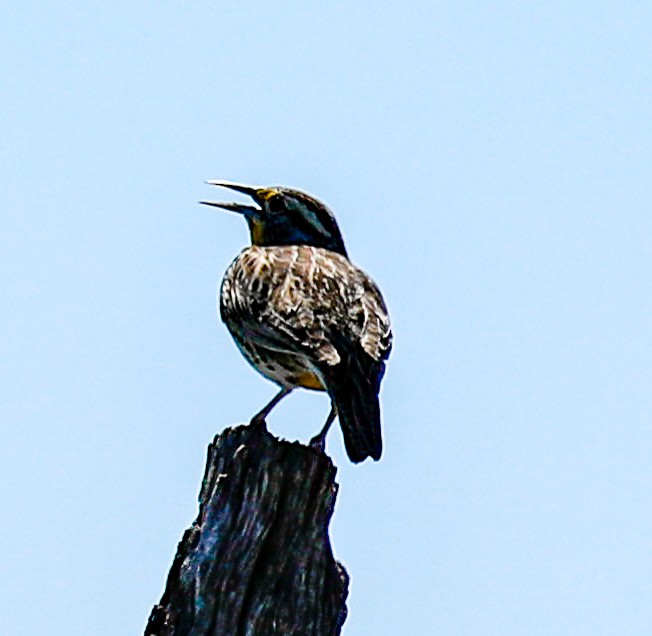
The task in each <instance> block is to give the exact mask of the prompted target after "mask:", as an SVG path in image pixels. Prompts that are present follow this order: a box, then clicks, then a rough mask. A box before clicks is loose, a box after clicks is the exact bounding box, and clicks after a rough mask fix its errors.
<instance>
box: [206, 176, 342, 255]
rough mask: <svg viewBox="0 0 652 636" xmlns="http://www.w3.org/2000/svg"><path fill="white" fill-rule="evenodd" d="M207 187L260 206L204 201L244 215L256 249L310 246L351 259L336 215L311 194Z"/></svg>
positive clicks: (277, 189)
mask: <svg viewBox="0 0 652 636" xmlns="http://www.w3.org/2000/svg"><path fill="white" fill-rule="evenodd" d="M207 183H208V184H209V185H214V186H221V187H223V188H229V189H230V190H235V191H237V192H242V193H243V194H246V195H248V196H250V197H251V198H252V199H253V201H254V203H255V204H256V205H243V204H240V203H218V202H215V201H200V203H203V204H205V205H213V206H215V207H218V208H222V209H224V210H229V211H231V212H237V213H239V214H242V215H243V216H244V217H245V219H247V224H248V225H249V231H250V232H251V242H252V244H253V245H261V246H265V247H269V246H272V245H310V246H312V247H322V248H324V249H327V250H331V251H332V252H337V253H338V254H342V255H343V256H346V255H347V254H346V248H345V247H344V240H343V239H342V234H341V233H340V229H339V227H338V226H337V222H336V221H335V217H334V216H333V213H332V212H331V211H330V210H329V209H328V208H327V207H326V206H325V205H324V204H323V203H321V202H320V201H317V199H315V198H314V197H311V196H310V195H309V194H306V193H305V192H300V191H299V190H293V189H291V188H284V187H280V186H274V187H258V186H248V185H242V184H240V183H232V182H231V181H208V182H207Z"/></svg>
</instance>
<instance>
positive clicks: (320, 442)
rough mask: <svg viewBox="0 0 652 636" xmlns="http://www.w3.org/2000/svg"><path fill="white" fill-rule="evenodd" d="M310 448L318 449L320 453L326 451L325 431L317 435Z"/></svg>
mask: <svg viewBox="0 0 652 636" xmlns="http://www.w3.org/2000/svg"><path fill="white" fill-rule="evenodd" d="M309 446H310V448H314V449H315V450H316V451H319V452H320V453H324V452H325V451H326V435H324V434H323V433H319V435H315V436H314V437H313V438H312V439H311V440H310V442H309Z"/></svg>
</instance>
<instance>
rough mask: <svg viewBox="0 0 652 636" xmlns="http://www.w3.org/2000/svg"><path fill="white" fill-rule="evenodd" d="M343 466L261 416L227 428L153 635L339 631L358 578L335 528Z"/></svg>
mask: <svg viewBox="0 0 652 636" xmlns="http://www.w3.org/2000/svg"><path fill="white" fill-rule="evenodd" d="M335 473H336V469H335V467H334V466H333V464H332V462H331V460H330V459H329V458H328V457H327V456H326V455H324V454H323V453H320V452H318V451H316V450H315V449H313V448H310V447H307V446H303V445H301V444H299V443H290V442H285V441H279V440H278V439H276V438H275V437H273V436H272V435H271V434H269V433H267V432H264V431H261V430H260V429H258V428H256V427H253V426H239V427H235V428H229V429H226V430H225V431H224V432H223V433H221V434H220V435H217V436H216V437H215V439H214V441H213V443H212V444H211V445H210V446H209V448H208V458H207V462H206V470H205V474H204V479H203V483H202V488H201V492H200V495H199V514H198V516H197V519H196V520H195V522H194V523H193V524H192V526H191V527H190V528H189V529H188V530H186V532H185V533H184V535H183V537H182V539H181V542H180V543H179V546H178V549H177V554H176V556H175V558H174V561H173V563H172V567H171V569H170V572H169V575H168V580H167V584H166V588H165V591H164V593H163V596H162V598H161V601H160V603H159V604H158V605H156V606H155V607H154V609H153V610H152V613H151V615H150V618H149V622H148V624H147V627H146V630H145V635H146V636H148V635H149V636H172V635H174V636H185V635H192V636H209V635H211V636H212V635H215V636H217V635H219V636H258V635H271V636H273V635H276V634H278V635H281V634H283V635H285V636H292V635H297V636H298V635H299V634H301V635H314V636H333V635H337V634H339V633H340V631H341V628H342V625H343V623H344V620H345V619H346V605H345V601H346V596H347V593H348V580H349V579H348V575H347V574H346V571H345V570H344V568H343V567H342V566H341V565H340V564H339V563H337V562H336V561H335V560H334V558H333V554H332V550H331V546H330V541H329V537H328V524H329V522H330V518H331V516H332V513H333V506H334V504H335V498H336V494H337V485H336V483H335Z"/></svg>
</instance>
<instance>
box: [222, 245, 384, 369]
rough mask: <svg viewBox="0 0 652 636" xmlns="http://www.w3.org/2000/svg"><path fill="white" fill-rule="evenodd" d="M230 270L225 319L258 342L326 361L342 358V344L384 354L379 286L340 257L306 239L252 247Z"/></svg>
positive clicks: (224, 301)
mask: <svg viewBox="0 0 652 636" xmlns="http://www.w3.org/2000/svg"><path fill="white" fill-rule="evenodd" d="M231 270H232V271H230V272H228V273H227V275H226V276H225V279H224V283H223V286H222V292H221V299H222V300H221V313H222V318H223V320H224V321H225V322H226V323H227V325H234V326H236V327H238V326H239V328H240V329H246V330H247V333H248V334H249V335H255V336H256V338H257V339H258V341H259V343H260V344H263V345H264V346H266V347H268V348H270V349H275V350H278V351H284V352H289V353H292V352H295V353H298V352H304V353H305V354H307V355H309V356H311V357H314V359H315V361H319V362H322V363H325V364H327V365H329V366H335V365H337V364H338V363H339V362H340V361H341V354H340V353H339V350H340V349H341V348H342V347H343V348H344V349H352V348H355V347H360V348H361V349H362V351H364V352H365V353H367V354H368V355H369V356H370V357H371V358H372V359H373V360H378V361H381V360H384V359H386V358H387V357H388V355H389V352H390V349H391V339H392V335H391V329H390V323H389V316H388V314H387V309H386V307H385V303H384V302H383V298H382V296H381V294H380V291H379V290H378V287H377V286H376V284H375V283H374V282H373V281H372V280H371V279H370V278H369V276H367V275H366V274H365V273H364V272H363V271H362V270H360V269H358V268H357V267H355V266H353V265H352V264H351V263H350V261H348V260H347V259H346V258H345V257H343V256H340V255H339V254H336V253H334V252H331V251H328V250H324V249H320V248H315V247H308V246H296V245H293V246H278V247H265V248H262V247H250V248H247V249H246V250H244V251H243V252H242V253H241V254H240V256H239V257H238V258H237V259H236V260H235V261H234V263H233V264H232V266H231ZM297 350H299V351H297Z"/></svg>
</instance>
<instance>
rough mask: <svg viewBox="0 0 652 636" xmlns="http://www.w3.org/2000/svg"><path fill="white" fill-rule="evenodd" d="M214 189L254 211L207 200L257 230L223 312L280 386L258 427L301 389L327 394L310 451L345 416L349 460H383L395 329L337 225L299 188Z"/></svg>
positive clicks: (225, 288)
mask: <svg viewBox="0 0 652 636" xmlns="http://www.w3.org/2000/svg"><path fill="white" fill-rule="evenodd" d="M206 183H207V184H209V185H212V186H218V187H222V188H227V189H229V190H232V191H235V192H239V193H241V194H244V195H246V196H248V197H249V198H250V199H251V201H252V203H253V205H250V204H241V203H222V202H216V201H200V203H202V204H204V205H209V206H214V207H217V208H221V209H223V210H227V211H230V212H235V213H238V214H240V215H242V216H243V217H244V219H245V220H246V222H247V225H248V227H249V233H250V236H251V245H250V246H248V247H246V248H244V249H243V250H242V251H241V252H240V254H239V255H238V256H237V257H236V258H235V260H234V261H233V262H232V263H231V265H230V266H229V267H228V269H227V270H226V273H225V275H224V278H223V281H222V284H221V287H220V292H219V312H220V316H221V318H222V321H223V322H224V323H225V325H226V327H227V329H228V331H229V332H230V334H231V336H232V337H233V339H234V341H235V344H236V345H237V347H238V349H239V350H240V351H241V353H242V354H243V356H244V357H245V358H246V360H247V361H248V362H249V363H250V364H251V365H252V366H253V367H254V368H255V369H256V370H257V371H258V372H259V373H261V374H262V375H263V376H264V377H266V378H267V379H269V380H271V381H272V382H274V383H275V384H276V385H278V387H279V391H278V393H277V394H276V395H275V396H274V397H273V398H272V400H271V401H270V402H268V403H267V404H266V405H265V406H264V407H263V408H262V409H261V410H260V411H259V412H258V413H256V415H254V417H253V418H252V419H251V425H254V426H259V427H261V428H262V429H264V430H266V421H265V419H266V417H267V416H268V415H269V413H270V412H271V411H272V409H273V408H274V407H275V406H276V405H277V404H278V403H279V402H280V401H281V400H282V399H283V398H284V397H286V396H287V395H288V394H289V393H291V392H292V391H293V390H294V389H296V388H299V387H300V388H304V389H309V390H313V391H322V392H326V393H327V394H328V396H329V398H330V402H331V409H330V412H329V414H328V417H327V418H326V421H325V423H324V425H323V427H322V429H321V431H320V432H319V433H318V434H317V435H316V436H315V437H313V438H312V439H311V442H310V443H311V445H312V446H314V447H317V448H319V449H320V450H321V451H322V452H323V450H324V446H325V439H326V435H327V433H328V430H329V428H330V426H331V424H332V423H333V422H334V420H335V418H336V417H337V418H338V420H339V423H340V428H341V430H342V435H343V439H344V447H345V449H346V452H347V455H348V457H349V459H350V460H351V461H352V462H353V463H359V462H362V461H364V460H365V459H367V458H369V457H371V458H372V459H373V460H375V461H378V460H379V459H380V457H381V454H382V448H383V443H382V437H381V422H380V419H381V418H380V402H379V391H380V385H381V380H382V378H383V375H384V373H385V363H386V360H387V358H388V357H389V354H390V351H391V348H392V330H391V326H390V319H389V315H388V311H387V307H386V304H385V301H384V299H383V297H382V294H381V292H380V290H379V288H378V286H377V285H376V283H374V281H373V280H372V279H371V278H370V277H369V276H368V275H367V274H366V273H365V272H363V271H362V270H361V269H359V268H358V267H356V266H355V265H354V264H353V263H351V261H350V260H349V257H348V254H347V251H346V248H345V246H344V239H343V237H342V233H341V232H340V229H339V227H338V224H337V221H336V220H335V216H334V215H333V213H332V212H331V211H330V209H329V208H328V207H326V205H324V204H323V203H322V202H320V201H319V200H317V199H316V198H315V197H313V196H312V195H309V194H307V193H306V192H303V191H301V190H297V189H294V188H289V187H284V186H264V187H263V186H251V185H244V184H241V183H235V182H232V181H223V180H211V181H207V182H206Z"/></svg>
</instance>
